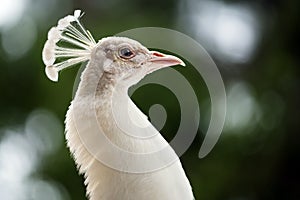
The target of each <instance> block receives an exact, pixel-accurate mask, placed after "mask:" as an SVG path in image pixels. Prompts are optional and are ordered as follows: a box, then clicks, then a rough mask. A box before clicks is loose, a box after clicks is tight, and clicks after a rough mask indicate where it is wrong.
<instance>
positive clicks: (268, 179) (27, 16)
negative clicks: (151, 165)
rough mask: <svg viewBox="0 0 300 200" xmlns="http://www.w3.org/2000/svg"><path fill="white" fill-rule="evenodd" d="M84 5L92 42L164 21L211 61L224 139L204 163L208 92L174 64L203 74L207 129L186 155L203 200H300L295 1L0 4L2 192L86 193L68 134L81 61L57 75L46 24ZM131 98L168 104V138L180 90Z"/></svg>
mask: <svg viewBox="0 0 300 200" xmlns="http://www.w3.org/2000/svg"><path fill="white" fill-rule="evenodd" d="M78 8H79V9H82V10H83V11H84V12H85V13H86V14H85V16H84V18H83V20H82V21H83V23H84V25H85V27H87V29H89V30H90V32H91V33H92V34H93V35H94V37H95V38H96V39H100V38H102V37H105V36H109V35H114V34H116V33H119V32H122V31H125V30H128V29H132V28H138V27H147V26H154V27H165V28H170V29H174V30H177V31H180V32H182V33H185V34H187V35H189V36H190V37H192V38H194V39H195V40H197V41H198V42H199V43H200V44H202V45H203V47H204V48H205V49H206V50H207V51H208V52H209V53H210V55H211V56H212V58H213V59H214V61H215V62H216V64H217V66H218V68H219V70H220V72H221V74H222V77H223V79H224V83H225V87H226V92H227V101H228V102H227V103H228V106H227V109H228V111H227V118H226V124H225V127H224V131H223V133H222V135H221V138H220V140H219V141H218V143H217V145H216V146H215V148H214V149H213V151H212V152H211V153H210V154H209V155H208V156H207V157H205V158H204V159H199V158H198V157H197V155H198V151H199V148H200V146H201V143H202V140H203V138H204V135H203V133H205V130H206V128H207V120H205V119H209V116H210V112H209V111H210V109H209V107H210V103H209V94H208V91H207V88H206V86H205V82H203V80H202V79H201V78H200V77H194V74H195V73H194V72H193V68H192V66H188V67H187V68H185V69H181V68H179V67H175V69H176V70H178V71H180V72H181V73H183V74H184V75H185V76H186V78H187V79H188V80H189V81H191V82H192V83H195V81H196V82H197V81H198V82H197V84H196V86H195V84H194V85H193V87H194V89H195V91H196V92H197V96H198V99H199V103H200V109H201V121H200V127H199V131H198V135H197V137H196V139H195V141H194V142H193V144H192V146H191V147H190V148H189V150H188V151H187V152H186V153H185V154H184V155H183V156H182V158H181V160H182V162H183V165H184V168H185V170H186V173H187V175H188V177H189V179H190V181H191V184H192V186H193V189H194V194H195V197H196V199H205V200H227V199H228V200H258V199H272V200H273V199H281V200H283V199H284V200H285V199H287V200H298V199H300V190H299V189H300V181H299V178H300V176H299V169H300V164H299V163H300V160H299V153H300V151H299V147H300V136H299V119H300V115H299V113H300V112H299V109H298V104H299V102H300V98H299V97H300V90H299V86H300V85H299V82H300V78H299V66H300V60H299V59H300V57H299V53H298V52H299V44H300V42H299V35H300V31H299V28H300V26H299V25H300V20H299V8H300V3H299V1H297V0H289V1H283V0H254V1H245V0H244V1H242V0H226V1H217V0H213V1H204V0H198V1H197V0H191V1H189V0H165V1H157V0H151V1H149V0H142V1H138V0H132V1H121V0H111V1H104V0H86V1H84V0H52V1H48V0H1V6H0V69H1V70H0V92H1V93H0V94H1V98H0V199H1V200H22V199H24V200H29V199H30V200H32V199H39V200H40V199H42V200H44V199H49V200H69V199H72V200H80V199H85V187H84V184H83V181H84V180H83V177H82V176H79V175H78V173H77V171H76V167H75V164H74V161H73V160H72V158H71V156H70V153H69V151H68V149H67V148H66V146H65V141H64V132H63V129H64V128H63V126H64V125H63V121H64V116H65V113H66V110H67V108H68V106H69V103H70V101H71V99H72V90H73V83H74V79H75V77H76V73H77V70H78V67H74V68H72V69H69V70H66V71H65V72H64V73H61V76H60V81H59V82H58V83H53V82H51V81H49V80H48V79H47V78H46V76H45V74H44V65H43V63H42V59H41V52H42V48H43V45H44V42H45V41H46V38H47V31H48V30H49V28H50V27H52V26H54V25H56V23H57V20H58V19H59V18H61V17H63V16H65V15H67V14H72V13H73V11H74V9H78ZM156 73H159V72H156ZM147 95H149V96H152V97H155V98H154V100H153V98H146V97H147ZM132 98H133V100H134V101H135V102H136V103H137V104H138V106H139V107H141V109H142V110H144V112H146V113H148V109H149V107H150V105H151V104H156V103H161V104H163V105H166V106H167V107H166V110H167V115H168V120H167V124H166V125H165V126H164V128H163V129H162V131H161V132H162V134H163V135H164V136H165V137H166V138H167V139H168V140H170V139H172V137H173V136H174V135H172V134H174V132H176V130H177V128H178V123H179V120H180V113H179V108H178V105H177V103H176V100H174V99H173V98H174V96H173V95H171V94H170V93H169V92H164V88H159V87H157V86H155V85H152V86H148V87H142V88H140V89H139V90H138V91H137V92H136V93H135V94H134V95H133V97H132ZM202 119H203V120H202ZM191 120H192V119H191ZM112 187H113V186H112ZM170 192H172V191H170Z"/></svg>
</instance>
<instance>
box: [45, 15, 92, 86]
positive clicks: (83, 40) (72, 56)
mask: <svg viewBox="0 0 300 200" xmlns="http://www.w3.org/2000/svg"><path fill="white" fill-rule="evenodd" d="M82 15H83V14H82V12H81V11H80V10H75V12H74V15H68V16H66V17H64V18H62V19H60V20H59V21H58V24H57V26H56V27H52V28H51V29H50V30H49V32H48V40H47V41H46V43H45V45H44V49H43V54H42V57H43V62H44V64H45V65H46V68H45V72H46V75H47V77H48V78H49V79H50V80H52V81H58V72H59V71H61V70H63V69H65V68H68V67H70V66H72V65H75V64H78V63H81V62H84V61H87V60H89V59H90V53H91V50H92V49H93V48H94V46H95V45H96V42H95V40H94V38H93V37H92V35H91V34H90V32H89V31H88V30H86V29H85V28H84V27H83V26H82V24H81V23H80V21H79V19H80V17H81V16H82ZM60 41H62V42H64V44H59V42H60ZM66 44H67V45H68V46H66V47H64V45H66ZM70 45H71V47H70Z"/></svg>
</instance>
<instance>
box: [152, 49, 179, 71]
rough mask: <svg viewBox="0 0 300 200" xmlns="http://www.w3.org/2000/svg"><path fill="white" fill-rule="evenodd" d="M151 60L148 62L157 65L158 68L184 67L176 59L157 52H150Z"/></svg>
mask: <svg viewBox="0 0 300 200" xmlns="http://www.w3.org/2000/svg"><path fill="white" fill-rule="evenodd" d="M150 53H151V58H150V59H149V60H148V61H150V62H152V63H153V64H156V65H159V67H160V68H163V67H169V66H174V65H182V66H185V63H184V62H183V61H182V60H181V59H180V58H178V57H176V56H172V55H166V54H163V53H160V52H158V51H150Z"/></svg>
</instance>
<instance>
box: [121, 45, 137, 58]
mask: <svg viewBox="0 0 300 200" xmlns="http://www.w3.org/2000/svg"><path fill="white" fill-rule="evenodd" d="M119 55H120V57H121V58H124V59H130V58H132V57H133V56H134V55H135V54H134V53H133V51H132V50H131V49H130V48H128V47H124V48H122V49H120V51H119Z"/></svg>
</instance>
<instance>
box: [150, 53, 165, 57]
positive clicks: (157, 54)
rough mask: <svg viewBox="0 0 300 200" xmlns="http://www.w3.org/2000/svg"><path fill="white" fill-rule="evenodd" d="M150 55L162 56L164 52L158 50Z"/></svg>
mask: <svg viewBox="0 0 300 200" xmlns="http://www.w3.org/2000/svg"><path fill="white" fill-rule="evenodd" d="M152 55H153V56H156V57H164V54H162V53H158V52H153V53H152Z"/></svg>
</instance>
